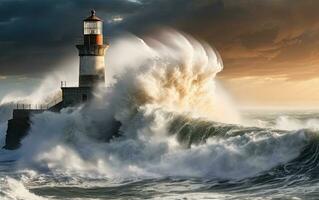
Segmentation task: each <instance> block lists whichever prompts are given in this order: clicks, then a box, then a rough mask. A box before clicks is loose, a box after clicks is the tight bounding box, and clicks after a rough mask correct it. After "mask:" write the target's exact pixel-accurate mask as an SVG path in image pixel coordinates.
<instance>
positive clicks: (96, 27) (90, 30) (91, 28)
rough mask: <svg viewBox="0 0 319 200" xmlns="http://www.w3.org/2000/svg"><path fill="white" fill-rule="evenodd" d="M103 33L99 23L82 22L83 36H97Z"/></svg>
mask: <svg viewBox="0 0 319 200" xmlns="http://www.w3.org/2000/svg"><path fill="white" fill-rule="evenodd" d="M102 33H103V26H102V22H101V21H97V20H96V21H84V35H91V34H92V35H99V34H102Z"/></svg>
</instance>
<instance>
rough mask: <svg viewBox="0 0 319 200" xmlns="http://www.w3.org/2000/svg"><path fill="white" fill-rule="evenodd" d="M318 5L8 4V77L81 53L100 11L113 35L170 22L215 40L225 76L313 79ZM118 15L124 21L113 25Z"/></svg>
mask: <svg viewBox="0 0 319 200" xmlns="http://www.w3.org/2000/svg"><path fill="white" fill-rule="evenodd" d="M318 7H319V1H316V0H303V1H300V0H236V1H235V0H140V1H133V0H131V1H128V0H69V1H65V0H28V1H25V0H0V45H1V49H0V75H2V76H3V75H10V74H14V75H19V74H24V75H25V74H28V75H32V74H35V73H36V74H41V73H43V72H47V71H50V70H52V69H53V68H54V67H55V66H56V65H57V64H58V63H59V62H61V61H63V59H65V58H66V57H70V56H76V55H77V52H76V50H75V48H74V43H75V42H76V41H77V40H78V39H79V38H80V36H81V19H82V18H83V17H85V16H87V15H88V11H89V10H90V9H91V8H95V9H96V10H97V12H98V15H99V16H100V17H101V18H103V19H104V21H105V33H106V34H107V35H108V36H110V37H114V36H115V33H117V31H119V30H125V31H131V32H133V33H136V34H143V33H145V32H147V31H148V30H150V29H152V27H156V26H158V25H164V26H172V27H174V28H177V29H179V30H182V31H185V32H187V33H190V34H192V35H194V36H195V37H199V38H201V39H204V40H206V41H208V42H209V43H210V44H213V45H214V46H215V47H216V48H217V49H218V50H219V51H220V53H221V55H222V57H223V59H224V61H225V66H226V68H225V70H224V72H223V73H222V76H225V77H238V76H260V75H285V74H286V73H287V70H289V69H294V70H297V71H298V70H299V71H298V72H299V73H298V74H296V76H297V78H300V77H304V78H311V77H313V76H314V75H313V74H314V71H315V72H317V71H318V72H319V69H318V70H317V68H313V66H315V64H316V63H318V64H319V59H318V54H319V48H318V47H319V44H318V42H317V41H319V23H318V17H319V12H318V11H317V8H318ZM115 16H121V17H123V19H124V20H123V21H121V22H119V23H114V24H113V23H111V22H110V20H111V19H112V17H115ZM112 33H113V35H112ZM303 66H304V67H305V66H307V67H308V68H310V67H311V66H312V68H311V70H310V69H309V70H301V69H302V67H303ZM310 72H311V73H310ZM300 73H301V75H300ZM33 76H34V75H33Z"/></svg>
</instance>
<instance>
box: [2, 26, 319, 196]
mask: <svg viewBox="0 0 319 200" xmlns="http://www.w3.org/2000/svg"><path fill="white" fill-rule="evenodd" d="M163 34H164V35H162V36H161V37H159V38H148V39H147V40H146V39H145V40H142V39H140V38H136V37H133V36H130V37H127V38H122V39H121V40H120V42H119V43H116V42H115V43H114V44H113V45H112V48H113V50H114V49H115V50H119V49H120V50H121V52H122V53H123V54H122V55H127V56H125V57H121V59H120V60H119V62H118V63H113V64H112V65H111V66H112V68H113V69H119V70H118V71H117V72H114V79H113V80H112V81H111V83H109V85H108V87H107V88H103V87H101V88H98V89H97V90H96V92H95V94H96V95H95V96H96V97H95V98H94V99H93V100H92V102H90V103H88V104H85V105H80V106H78V107H72V108H65V109H63V110H61V112H60V113H52V112H44V113H41V114H37V115H34V116H32V118H31V128H30V130H29V134H28V136H27V137H25V138H24V139H23V140H22V145H21V148H19V149H18V150H14V151H8V150H4V149H1V150H0V199H8V200H9V199H10V200H11V199H19V200H22V199H23V200H24V199H27V200H29V199H31V200H36V199H318V195H319V194H318V191H319V185H318V183H319V177H318V155H319V153H318V150H319V149H318V145H319V141H318V130H317V129H318V128H319V126H318V120H319V112H315V111H298V112H296V111H295V112H292V111H289V112H287V111H278V110H277V111H272V112H269V111H267V112H266V111H262V110H259V111H249V112H248V111H244V112H242V111H240V110H238V109H237V108H236V107H237V106H236V104H234V103H233V102H232V100H231V98H230V97H229V96H228V95H227V94H226V91H224V90H223V89H221V88H220V87H219V86H218V83H217V82H216V80H215V76H216V74H217V73H218V72H220V71H221V70H222V69H223V64H222V60H221V58H220V56H219V55H218V53H217V52H216V51H215V50H214V49H213V48H211V47H209V46H208V45H207V44H205V43H201V42H198V41H196V40H195V39H194V38H192V37H190V36H187V35H184V34H181V33H178V32H174V31H169V32H166V33H163ZM136 49H139V51H136ZM115 50H114V51H115ZM110 51H111V52H110V53H112V49H110ZM43 88H45V87H44V86H42V87H41V91H43ZM36 94H37V93H35V95H33V96H32V95H31V96H28V97H27V98H26V99H25V100H26V101H27V100H30V101H32V102H36V100H39V96H37V95H36ZM41 96H43V94H41ZM3 99H5V101H4V100H3ZM3 99H2V101H1V102H0V104H1V105H0V143H1V145H3V144H4V140H5V131H6V126H7V125H6V121H7V120H8V119H9V118H10V117H11V112H12V106H10V105H11V103H17V102H19V101H20V100H21V99H23V97H19V98H14V97H10V98H9V97H5V98H3ZM17 99H19V100H17ZM114 120H116V121H118V122H120V123H121V127H120V129H119V130H118V131H117V134H118V135H119V137H113V138H112V139H111V140H110V141H106V138H109V137H110V136H112V135H113V134H114V132H113V128H112V126H113V125H114Z"/></svg>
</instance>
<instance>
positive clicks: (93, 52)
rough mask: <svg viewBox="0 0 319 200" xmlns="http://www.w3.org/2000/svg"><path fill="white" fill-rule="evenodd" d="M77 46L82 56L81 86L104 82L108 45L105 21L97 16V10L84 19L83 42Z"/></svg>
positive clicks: (91, 85)
mask: <svg viewBox="0 0 319 200" xmlns="http://www.w3.org/2000/svg"><path fill="white" fill-rule="evenodd" d="M76 47H77V49H78V51H79V56H80V70H79V72H80V73H79V87H94V86H95V85H96V84H97V83H104V82H105V75H104V74H105V62H104V55H105V51H106V49H107V47H108V45H107V44H104V42H103V21H102V20H101V19H100V18H98V17H97V16H96V12H95V10H92V11H91V16H89V17H88V18H86V19H84V20H83V44H80V45H76Z"/></svg>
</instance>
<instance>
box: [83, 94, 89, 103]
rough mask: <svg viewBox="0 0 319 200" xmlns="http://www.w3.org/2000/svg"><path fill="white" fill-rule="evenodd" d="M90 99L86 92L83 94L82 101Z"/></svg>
mask: <svg viewBox="0 0 319 200" xmlns="http://www.w3.org/2000/svg"><path fill="white" fill-rule="evenodd" d="M87 100H88V96H87V95H86V94H83V95H82V101H83V102H86V101H87Z"/></svg>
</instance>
